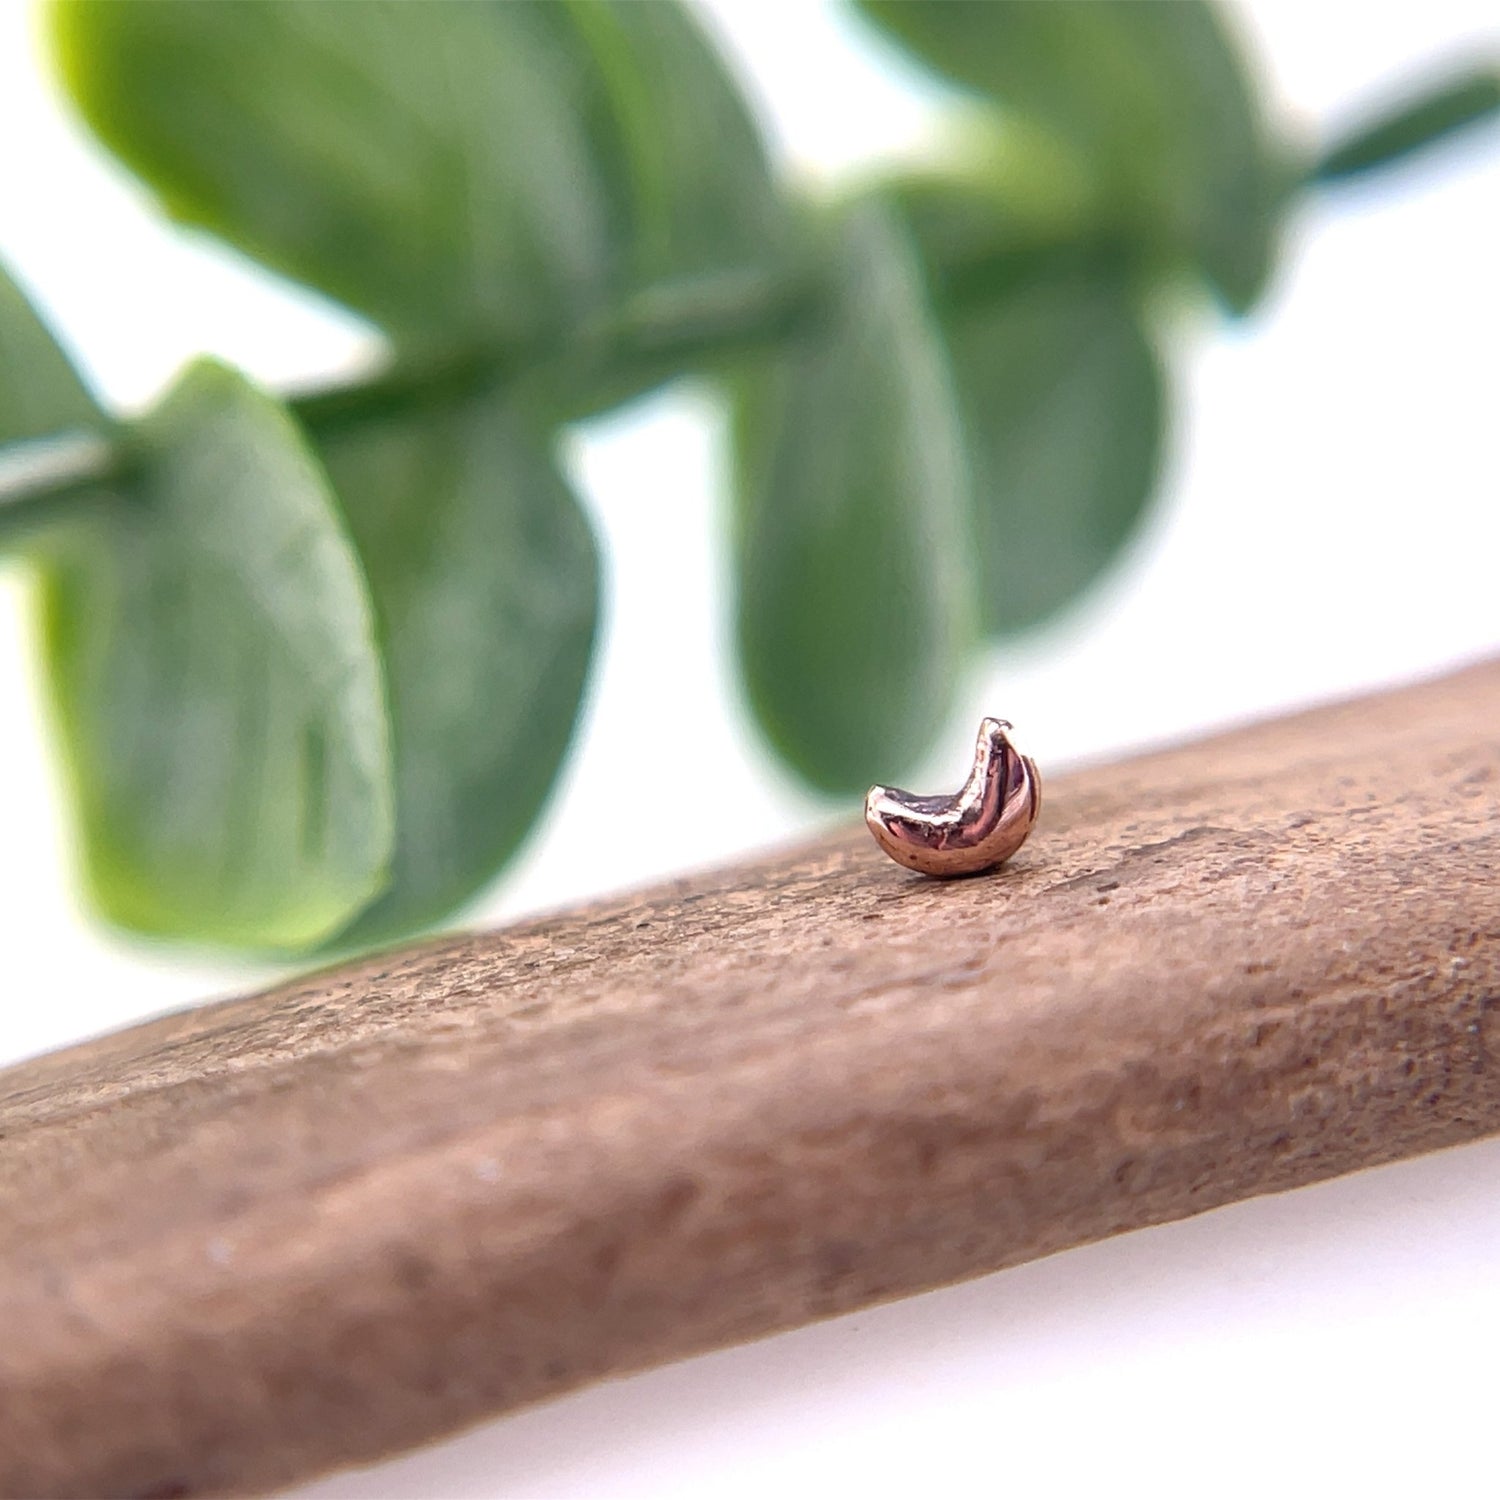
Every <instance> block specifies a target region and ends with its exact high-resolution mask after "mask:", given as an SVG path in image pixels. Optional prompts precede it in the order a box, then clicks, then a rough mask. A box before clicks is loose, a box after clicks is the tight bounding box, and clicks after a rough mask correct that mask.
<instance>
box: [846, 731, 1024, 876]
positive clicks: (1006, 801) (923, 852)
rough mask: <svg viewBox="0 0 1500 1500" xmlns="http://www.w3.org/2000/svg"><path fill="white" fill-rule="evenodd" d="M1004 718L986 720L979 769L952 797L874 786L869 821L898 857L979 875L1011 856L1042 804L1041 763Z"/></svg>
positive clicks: (935, 870)
mask: <svg viewBox="0 0 1500 1500" xmlns="http://www.w3.org/2000/svg"><path fill="white" fill-rule="evenodd" d="M1009 730H1010V725H1009V724H1007V723H1006V722H1005V720H1004V719H986V720H984V722H983V723H982V724H980V726H979V742H978V744H977V745H975V747H974V769H973V770H972V771H971V772H970V773H969V779H968V780H967V781H966V782H965V783H964V785H963V789H962V790H961V791H959V792H957V793H955V795H953V796H951V797H914V796H912V794H911V793H910V792H902V791H897V790H896V789H895V788H893V787H884V786H872V787H871V788H870V795H869V796H868V797H866V798H865V822H866V823H868V824H869V825H870V832H871V833H873V834H874V835H875V842H876V843H877V844H879V845H880V847H881V848H882V849H884V850H885V852H886V853H887V854H889V855H890V857H891V858H892V859H893V860H895V861H896V863H897V864H901V865H905V866H906V867H907V868H908V869H911V870H920V871H921V872H922V874H924V875H936V876H939V877H947V876H952V875H977V874H979V873H980V872H981V871H982V870H993V869H994V868H995V866H996V865H998V864H1002V863H1003V862H1004V861H1005V860H1007V859H1009V858H1010V857H1011V855H1012V854H1014V853H1015V852H1016V850H1017V849H1019V848H1020V847H1021V845H1022V844H1024V843H1025V842H1026V835H1027V834H1028V833H1030V832H1031V825H1032V824H1033V823H1035V822H1036V815H1037V813H1038V812H1039V811H1040V809H1041V805H1042V778H1041V776H1040V774H1039V773H1038V771H1037V768H1036V762H1035V761H1033V760H1032V759H1031V758H1030V757H1029V756H1026V755H1022V754H1021V752H1020V751H1019V750H1017V749H1016V747H1015V746H1014V745H1013V744H1011V742H1010V734H1009Z"/></svg>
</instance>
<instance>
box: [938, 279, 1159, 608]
mask: <svg viewBox="0 0 1500 1500" xmlns="http://www.w3.org/2000/svg"><path fill="white" fill-rule="evenodd" d="M947 331H948V338H949V348H950V350H951V352H952V358H953V369H954V379H955V383H956V384H957V386H958V390H959V393H960V399H961V402H962V408H963V415H964V431H965V434H966V436H967V438H968V452H969V468H970V473H971V476H972V483H973V493H974V507H975V518H976V534H977V537H978V542H979V559H980V567H981V578H982V582H983V588H982V591H981V598H982V599H983V601H984V615H985V619H984V623H985V626H986V628H987V630H989V631H990V633H992V634H995V635H1005V634H1009V633H1010V632H1013V631H1016V630H1020V629H1022V628H1024V627H1025V626H1028V625H1031V624H1034V623H1035V622H1037V621H1038V620H1041V619H1044V618H1045V617H1046V616H1048V615H1050V614H1052V613H1054V612H1055V611H1056V610H1058V609H1060V608H1061V607H1062V606H1064V605H1065V604H1067V603H1069V602H1070V601H1071V600H1072V599H1073V598H1074V597H1075V596H1076V595H1077V594H1079V593H1080V592H1081V591H1082V590H1083V589H1084V588H1085V587H1086V586H1087V585H1088V584H1089V583H1090V582H1091V581H1093V579H1094V578H1095V577H1096V576H1097V575H1098V574H1099V573H1100V572H1101V571H1102V570H1103V569H1104V568H1105V567H1106V566H1107V565H1108V564H1109V563H1110V562H1111V560H1112V559H1113V558H1114V557H1115V556H1116V555H1117V553H1118V552H1119V550H1120V548H1121V547H1122V546H1123V545H1124V543H1125V542H1126V540H1127V539H1128V538H1129V536H1130V535H1131V533H1132V531H1133V530H1134V529H1135V527H1136V525H1137V523H1138V521H1139V520H1140V517H1141V515H1142V513H1143V512H1144V510H1145V507H1146V504H1147V502H1148V500H1149V499H1150V497H1151V493H1152V489H1153V487H1154V484H1155V480H1156V475H1157V469H1158V466H1159V463H1160V457H1161V447H1162V440H1163V423H1164V405H1163V399H1164V398H1163V391H1162V373H1161V366H1160V362H1159V361H1158V359H1157V355H1156V351H1155V350H1154V348H1153V347H1152V344H1151V340H1150V338H1149V336H1148V335H1147V333H1146V330H1145V328H1144V327H1143V326H1142V323H1141V318H1140V314H1139V312H1138V311H1137V309H1136V307H1135V305H1134V302H1133V300H1132V298H1131V296H1130V294H1129V290H1128V288H1127V287H1126V286H1125V285H1124V283H1123V281H1122V280H1121V279H1119V278H1113V279H1106V278H1102V277H1101V276H1099V275H1098V274H1086V273H1080V274H1074V275H1066V276H1062V277H1060V278H1057V279H1053V280H1043V281H1038V282H1033V283H1031V284H1028V285H1025V286H1022V287H1020V288H1017V289H1016V290H1015V291H1013V292H1012V293H1010V295H1008V296H1005V297H1003V298H1001V299H999V300H997V301H994V302H991V303H989V304H987V305H983V306H971V307H967V308H964V309H962V310H961V311H958V312H956V313H954V314H952V315H951V316H950V317H949V319H948V320H947Z"/></svg>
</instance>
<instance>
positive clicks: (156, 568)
mask: <svg viewBox="0 0 1500 1500" xmlns="http://www.w3.org/2000/svg"><path fill="white" fill-rule="evenodd" d="M133 436H134V440H135V452H134V455H133V458H134V462H133V464H132V466H131V470H130V472H129V475H128V477H127V478H126V479H125V480H124V481H122V492H121V494H120V496H119V503H118V504H117V506H116V507H115V508H114V510H113V512H112V513H111V517H110V520H109V524H108V525H101V526H99V527H96V528H94V529H92V530H91V532H90V533H89V534H88V535H87V536H85V537H83V538H81V539H80V540H78V542H77V543H76V545H75V547H74V548H73V549H72V550H71V551H70V552H69V553H68V554H67V556H66V557H65V558H63V559H61V560H59V561H58V562H57V563H56V564H55V565H54V566H53V567H52V568H51V569H50V570H49V572H48V574H47V577H46V580H45V589H44V607H45V642H46V651H47V657H48V665H49V667H50V676H51V686H52V691H53V694H54V699H55V705H56V715H57V720H58V725H59V728H60V731H61V734H62V739H63V743H64V748H65V750H66V752H67V755H68V758H69V761H70V762H71V772H72V781H73V785H74V791H75V795H76V799H77V804H78V811H79V819H80V824H81V833H82V840H83V846H84V854H85V860H86V866H87V874H88V876H89V879H90V883H91V885H92V888H93V891H94V894H95V897H96V899H97V901H98V902H99V904H100V905H101V906H102V907H103V909H104V910H105V912H106V913H107V914H108V915H109V916H110V917H112V918H113V919H114V920H115V921H117V922H119V923H121V924H122V925H124V926H127V927H132V928H135V929H137V930H139V931H142V932H148V933H155V934H160V935H164V936H171V937H182V938H194V939H199V940H204V941H209V942H213V943H222V944H230V945H235V946H240V947H246V948H267V949H297V948H303V947H306V946H309V945H311V944H313V943H316V942H318V941H319V940H321V939H323V938H324V937H326V936H327V935H328V934H329V933H330V932H332V931H334V930H336V929H337V928H339V927H340V926H342V925H343V924H344V923H345V922H347V921H348V920H349V918H350V916H351V915H352V914H353V912H355V911H357V910H358V909H359V908H360V907H362V906H363V905H364V904H365V903H366V902H367V901H368V900H369V899H370V898H371V897H372V896H373V895H374V893H375V892H376V890H377V889H378V888H379V887H380V885H381V883H382V881H383V878H384V873H385V868H386V863H387V860H388V858H389V855H390V848H391V838H392V817H391V807H390V765H389V759H388V753H387V727H386V719H385V704H384V697H383V690H382V684H381V676H380V665H379V659H378V657H377V655H376V649H375V639H374V625H373V620H372V618H371V614H370V608H369V603H368V601H367V599H366V596H365V591H364V585H363V581H362V579H361V576H360V571H359V565H358V562H357V561H356V559H355V556H354V551H353V548H352V546H351V545H350V543H349V541H348V538H347V537H346V535H345V533H344V531H343V529H342V527H341V525H340V523H339V519H338V514H337V510H336V508H335V505H334V501H333V497H332V494H331V493H330V491H329V488H328V484H327V480H326V478H325V476H324V475H323V473H322V471H321V470H320V469H319V468H318V466H317V464H316V462H315V461H314V459H313V458H312V456H311V454H310V453H309V452H308V451H307V449H306V447H305V445H304V443H303V440H302V438H301V436H300V434H299V433H298V431H297V429H296V427H295V426H294V425H293V423H292V421H291V419H290V418H289V417H288V416H287V414H286V412H285V410H284V409H283V408H282V407H281V406H280V405H278V404H277V403H276V402H275V401H274V400H272V399H271V398H270V397H269V396H266V395H263V394H261V393H260V392H258V391H257V390H255V389H254V388H253V387H251V386H250V385H249V384H248V383H247V382H246V381H245V380H244V379H243V378H242V377H240V376H238V375H236V374H235V373H233V372H232V371H230V370H227V369H225V368H223V367H222V366H218V365H214V364H210V363H207V362H201V363H199V364H197V365H194V366H193V367H192V368H191V369H189V371H188V372H187V374H186V375H185V376H184V377H183V378H182V379H181V381H180V382H179V383H178V384H177V386H176V387H175V388H174V389H173V390H172V392H171V393H170V394H169V395H168V396H167V398H166V400H165V401H164V402H163V403H162V404H161V405H160V406H159V407H158V408H157V409H156V410H155V411H154V412H152V413H151V414H150V415H148V416H147V417H146V418H145V419H144V420H143V421H142V422H141V423H140V424H139V426H138V428H136V429H135V431H134V434H133Z"/></svg>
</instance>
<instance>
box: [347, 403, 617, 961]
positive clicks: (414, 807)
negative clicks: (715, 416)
mask: <svg viewBox="0 0 1500 1500" xmlns="http://www.w3.org/2000/svg"><path fill="white" fill-rule="evenodd" d="M319 442H320V446H321V449H322V453H323V456H324V459H325V461H326V462H327V465H328V469H329V473H330V474H331V475H332V477H333V481H334V484H335V487H336V488H337V490H338V493H339V495H340V497H341V500H342V502H343V506H344V510H345V514H346V515H347V516H348V519H349V524H350V527H351V529H352V531H353V534H354V539H355V543H356V545H357V547H358V549H359V553H360V556H361V558H362V559H363V562H364V566H365V570H366V574H367V576H368V578H369V582H370V590H371V594H372V597H373V599H374V602H375V612H376V616H377V619H378V622H379V630H380V635H381V640H382V644H383V647H384V654H385V662H386V671H387V675H388V681H389V685H390V703H391V720H392V726H393V751H394V760H395V784H396V853H395V859H394V861H393V863H392V867H391V877H390V885H389V888H388V889H387V890H386V891H385V893H384V894H383V895H382V896H381V897H380V898H379V899H378V900H377V901H376V902H375V904H374V905H373V906H372V907H371V908H370V909H369V910H368V911H366V912H363V913H362V914H361V915H360V916H359V918H358V919H357V920H356V922H355V923H354V925H353V927H352V928H351V929H350V930H349V931H347V932H345V933H341V934H340V936H339V942H340V944H347V943H358V944H363V943H369V942H374V941H380V940H384V939H386V938H391V937H396V936H399V935H401V934H403V933H406V932H408V931H411V930H412V929H414V928H418V927H422V926H426V925H429V924H431V923H433V922H435V921H438V920H439V919H441V918H443V917H446V916H448V915H449V914H450V913H451V912H452V911H453V910H454V908H455V907H457V906H458V905H460V903H462V902H464V901H466V900H468V899H469V898H470V897H472V896H473V895H474V894H475V893H476V892H477V891H479V890H480V889H482V888H483V887H484V886H485V885H486V884H487V883H488V882H489V881H490V880H491V879H492V878H493V877H494V875H495V874H496V872H497V871H498V870H499V868H500V867H501V865H503V864H504V863H505V861H506V859H507V858H508V857H509V856H510V855H511V854H512V853H513V852H514V850H515V849H516V847H517V845H518V844H519V843H520V841H521V839H522V838H523V837H524V835H525V834H526V832H527V830H528V829H529V828H530V826H531V824H532V823H533V821H534V820H535V818H536V815H537V812H538V810H539V809H540V807H541V804H542V802H543V800H544V799H545V797H546V795H547V792H548V790H549V788H550V787H551V785H552V782H553V780H554V778H555V776H556V773H557V769H558V766H559V765H560V763H561V761H562V757H563V754H564V752H565V750H566V748H567V745H568V741H569V738H570V736H571V733H572V729H573V724H574V720H575V719H576V717H577V715H578V711H579V704H580V699H581V696H582V693H583V686H584V680H585V677H586V675H587V671H588V664H589V656H590V651H591V647H592V643H593V639H594V628H595V616H596V611H597V596H598V562H597V558H596V556H595V552H594V546H593V540H592V537H591V535H590V532H589V527H588V523H587V522H586V521H585V519H584V518H583V516H582V514H581V513H580V511H579V509H578V505H577V502H576V501H575V499H574V497H573V494H572V492H571V491H570V490H569V488H568V486H567V484H566V483H565V482H564V480H563V478H562V476H561V474H559V472H558V470H557V466H556V464H555V462H554V460H553V456H552V452H551V443H550V439H549V435H548V433H547V431H546V429H545V428H544V427H543V426H542V425H541V424H540V422H539V421H537V420H536V419H535V417H534V416H533V414H532V413H531V412H530V411H528V410H527V409H526V408H525V406H524V405H523V404H522V402H521V401H520V400H519V399H517V398H516V397H515V396H513V395H507V396H503V397H501V398H498V399H497V398H495V397H488V398H483V399H476V400H472V401H469V402H467V403H457V404H452V405H444V406H437V407H428V408H426V409H417V410H412V409H408V410H405V411H399V412H392V413H389V414H387V415H385V416H383V417H380V418H377V419H374V420H369V421H363V422H351V423H349V424H347V425H345V426H342V427H337V428H334V429H332V430H329V431H324V432H320V433H319Z"/></svg>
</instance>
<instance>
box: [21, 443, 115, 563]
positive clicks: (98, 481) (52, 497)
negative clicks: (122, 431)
mask: <svg viewBox="0 0 1500 1500" xmlns="http://www.w3.org/2000/svg"><path fill="white" fill-rule="evenodd" d="M118 470H119V457H118V454H117V452H116V449H115V446H114V445H113V444H112V443H111V442H110V441H109V440H108V439H107V438H104V437H100V436H98V435H96V434H93V433H65V434H61V435H59V436H58V437H56V438H46V439H42V440H41V441H38V442H28V443H24V444H20V445H18V446H17V447H16V448H14V449H12V450H10V452H8V453H6V454H4V455H3V457H0V554H3V553H5V552H11V551H20V550H22V549H23V548H28V547H32V546H35V545H36V543H37V542H39V541H41V540H43V539H45V538H48V537H51V536H54V535H56V534H57V533H58V532H59V531H60V530H63V529H65V528H66V527H69V526H72V525H75V524H76V523H77V522H78V521H79V520H80V519H82V518H84V517H86V516H87V515H89V514H92V513H93V511H94V510H95V509H97V508H98V507H99V505H100V504H101V496H102V492H103V490H104V487H105V486H107V485H108V484H109V482H110V481H111V480H112V479H113V478H115V477H116V475H117V473H118Z"/></svg>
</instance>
